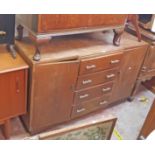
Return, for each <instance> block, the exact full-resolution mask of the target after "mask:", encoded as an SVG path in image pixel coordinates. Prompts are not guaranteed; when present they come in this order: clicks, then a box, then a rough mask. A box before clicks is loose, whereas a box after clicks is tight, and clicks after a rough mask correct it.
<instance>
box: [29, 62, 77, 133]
mask: <svg viewBox="0 0 155 155" xmlns="http://www.w3.org/2000/svg"><path fill="white" fill-rule="evenodd" d="M78 68H79V62H78V61H66V62H62V63H46V64H42V65H41V64H39V65H37V66H36V68H35V75H34V83H32V85H34V88H33V90H32V94H31V95H33V96H31V98H32V103H31V105H30V106H31V107H30V109H31V112H30V114H31V122H30V123H31V130H33V131H34V130H39V129H41V128H46V127H47V126H50V125H54V124H56V123H60V122H63V121H67V120H69V119H70V114H71V109H72V103H73V95H74V86H75V83H76V80H77V75H78Z"/></svg>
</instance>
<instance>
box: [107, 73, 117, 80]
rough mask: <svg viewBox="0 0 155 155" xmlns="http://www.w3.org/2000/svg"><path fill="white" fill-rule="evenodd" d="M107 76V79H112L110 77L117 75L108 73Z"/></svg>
mask: <svg viewBox="0 0 155 155" xmlns="http://www.w3.org/2000/svg"><path fill="white" fill-rule="evenodd" d="M106 77H107V79H110V78H113V77H115V74H109V75H107V76H106Z"/></svg>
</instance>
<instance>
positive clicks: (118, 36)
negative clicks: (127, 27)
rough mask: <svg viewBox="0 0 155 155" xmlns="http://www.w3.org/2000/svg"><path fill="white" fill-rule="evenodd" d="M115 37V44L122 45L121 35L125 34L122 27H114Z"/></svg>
mask: <svg viewBox="0 0 155 155" xmlns="http://www.w3.org/2000/svg"><path fill="white" fill-rule="evenodd" d="M113 31H114V38H113V44H114V45H115V46H119V45H120V40H121V35H122V34H123V32H124V30H122V29H121V30H120V29H114V30H113Z"/></svg>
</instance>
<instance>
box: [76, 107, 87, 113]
mask: <svg viewBox="0 0 155 155" xmlns="http://www.w3.org/2000/svg"><path fill="white" fill-rule="evenodd" d="M85 110H86V109H85V108H82V109H77V111H76V112H77V113H80V112H84V111H85Z"/></svg>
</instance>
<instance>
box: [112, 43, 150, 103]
mask: <svg viewBox="0 0 155 155" xmlns="http://www.w3.org/2000/svg"><path fill="white" fill-rule="evenodd" d="M146 49H147V47H146V46H143V47H138V48H135V49H130V50H126V51H125V52H124V56H123V58H122V63H121V67H120V75H119V78H118V79H117V82H116V85H115V86H114V87H115V88H114V89H115V90H114V93H113V99H112V100H113V101H117V100H120V99H123V98H124V99H125V98H127V97H129V96H130V95H131V92H132V89H133V87H134V85H135V82H136V79H137V76H138V74H139V72H140V68H141V66H142V63H143V60H144V56H145V54H146Z"/></svg>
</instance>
